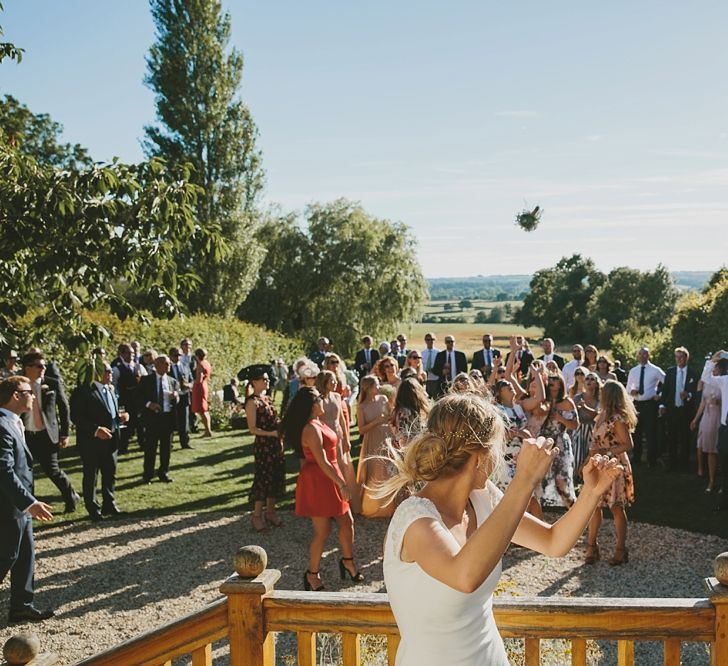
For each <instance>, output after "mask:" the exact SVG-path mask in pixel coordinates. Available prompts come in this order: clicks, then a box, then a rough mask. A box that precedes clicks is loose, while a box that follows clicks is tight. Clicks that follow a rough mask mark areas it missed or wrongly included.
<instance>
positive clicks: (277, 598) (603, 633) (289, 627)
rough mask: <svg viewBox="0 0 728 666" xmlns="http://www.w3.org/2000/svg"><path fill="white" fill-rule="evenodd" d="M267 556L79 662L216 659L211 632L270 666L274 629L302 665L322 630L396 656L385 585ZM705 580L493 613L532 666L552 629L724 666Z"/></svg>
mask: <svg viewBox="0 0 728 666" xmlns="http://www.w3.org/2000/svg"><path fill="white" fill-rule="evenodd" d="M261 564H262V566H260V568H259V569H258V571H259V573H258V575H257V576H255V577H254V578H250V577H248V578H245V577H243V576H241V575H239V574H235V575H233V576H231V577H230V578H228V579H227V580H226V581H225V582H224V583H223V585H222V586H221V588H220V591H221V592H223V594H225V595H226V598H225V599H221V600H219V601H217V602H216V603H214V604H212V605H211V606H208V607H207V608H205V609H203V610H201V611H198V612H197V613H193V614H192V615H188V616H187V617H185V618H182V619H180V620H177V621H175V622H172V623H170V624H167V625H165V626H163V627H160V628H158V629H155V630H153V631H150V632H148V633H146V634H143V635H141V636H139V637H137V638H134V639H132V640H129V641H127V642H125V643H122V644H120V645H118V646H115V647H113V648H111V649H109V650H107V651H105V652H102V653H100V654H98V655H95V656H94V657H91V658H89V659H86V660H85V661H83V662H80V664H82V665H83V666H92V665H93V666H101V665H102V664H114V665H115V666H119V665H126V664H129V665H131V664H133V665H135V666H136V665H146V666H157V665H169V666H171V662H172V659H174V658H176V657H179V656H182V655H192V664H193V666H211V665H212V643H213V641H216V640H219V639H223V638H226V637H227V640H228V642H229V646H230V664H231V666H243V665H245V666H273V665H274V664H275V643H274V632H281V631H286V632H294V633H295V634H296V637H297V650H298V664H300V665H301V666H309V665H311V666H313V665H314V664H316V634H317V633H318V632H326V633H339V634H341V637H342V643H341V644H342V661H343V663H344V666H358V665H359V664H360V663H361V656H360V637H361V636H362V635H364V634H384V635H386V637H387V655H388V661H389V663H390V664H394V656H395V653H396V651H397V645H398V643H399V632H398V630H397V625H396V623H395V621H394V616H393V615H392V611H391V608H390V606H389V602H388V600H387V595H386V594H363V593H349V592H292V591H277V590H274V586H275V583H276V582H277V581H278V579H279V578H280V575H281V574H280V572H279V571H277V570H275V569H263V567H264V566H265V562H264V561H261ZM248 572H250V570H249V569H248ZM706 586H707V590H708V594H709V596H708V597H707V598H703V599H644V598H642V599H640V598H637V599H632V598H624V599H612V598H592V597H589V598H544V597H538V598H521V599H506V600H503V599H496V600H495V604H494V613H495V619H496V622H497V624H498V628H499V630H500V632H501V635H502V636H504V637H513V638H523V639H525V661H526V664H527V666H536V665H537V664H539V663H540V641H541V640H542V639H553V638H561V639H568V640H570V641H571V663H572V664H574V665H579V666H584V665H585V664H586V659H587V639H595V640H610V641H617V655H618V664H619V665H620V666H628V665H630V664H633V663H634V643H635V641H661V642H662V643H663V645H664V664H665V666H679V664H680V660H681V641H702V642H705V643H709V644H710V651H711V664H713V666H723V665H728V587H727V586H724V585H721V584H720V583H719V582H718V581H717V580H716V579H715V578H709V579H706Z"/></svg>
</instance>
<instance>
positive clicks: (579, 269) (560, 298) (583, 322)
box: [517, 254, 605, 342]
mask: <svg viewBox="0 0 728 666" xmlns="http://www.w3.org/2000/svg"><path fill="white" fill-rule="evenodd" d="M604 279H605V278H604V273H602V272H601V271H598V270H597V269H596V267H595V266H594V262H593V261H592V260H591V259H589V258H584V257H582V256H581V255H580V254H574V255H572V256H571V257H563V258H562V259H560V260H559V262H558V263H557V264H556V266H554V267H553V268H545V269H543V270H540V271H536V273H535V274H534V276H533V279H532V280H531V290H530V291H529V293H528V294H527V295H526V298H525V299H524V301H523V307H522V308H521V310H520V312H519V313H518V322H517V323H520V324H524V325H525V326H542V327H543V329H544V334H545V335H548V336H551V337H555V338H557V339H561V340H562V341H572V342H577V341H586V340H587V337H588V334H590V333H591V332H590V330H589V325H588V321H587V308H588V304H589V300H590V299H591V297H592V294H593V292H594V290H595V289H597V288H598V287H599V286H600V285H601V284H602V283H603V282H604Z"/></svg>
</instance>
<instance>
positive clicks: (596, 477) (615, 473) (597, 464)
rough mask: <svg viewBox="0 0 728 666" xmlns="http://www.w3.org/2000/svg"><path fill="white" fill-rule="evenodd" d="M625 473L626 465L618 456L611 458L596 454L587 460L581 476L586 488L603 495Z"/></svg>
mask: <svg viewBox="0 0 728 666" xmlns="http://www.w3.org/2000/svg"><path fill="white" fill-rule="evenodd" d="M622 474H624V467H623V466H622V465H620V464H619V461H618V460H617V459H616V458H609V457H608V456H603V455H600V454H596V455H594V456H592V457H591V458H589V460H587V462H586V465H584V467H583V469H582V472H581V476H582V478H583V479H584V489H585V490H593V491H594V492H595V493H597V494H598V495H603V494H604V493H606V492H607V490H609V488H610V487H611V485H612V483H613V482H614V480H615V479H617V478H619V477H620V476H621V475H622Z"/></svg>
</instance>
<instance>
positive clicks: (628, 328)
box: [589, 265, 680, 346]
mask: <svg viewBox="0 0 728 666" xmlns="http://www.w3.org/2000/svg"><path fill="white" fill-rule="evenodd" d="M679 295H680V294H679V292H678V290H677V288H676V287H675V281H674V279H673V277H672V275H671V274H670V272H669V271H668V270H667V268H665V267H664V266H662V265H658V266H657V268H656V269H655V270H654V271H640V270H637V269H636V268H627V267H626V266H620V267H618V268H615V269H613V270H611V271H610V272H609V274H608V275H607V279H606V280H605V282H604V284H602V286H601V287H600V288H599V289H597V290H596V291H595V292H594V296H593V298H592V299H591V301H590V302H589V323H590V326H589V331H590V336H589V337H590V340H591V341H592V342H594V343H596V344H598V345H604V346H608V345H610V343H611V340H612V337H613V336H614V335H616V334H617V333H620V332H627V333H632V334H634V335H639V334H640V333H643V334H644V331H652V332H655V331H658V330H660V329H662V328H664V327H665V326H667V325H668V323H669V321H670V319H671V317H672V315H673V313H674V312H675V305H676V303H677V301H678V297H679Z"/></svg>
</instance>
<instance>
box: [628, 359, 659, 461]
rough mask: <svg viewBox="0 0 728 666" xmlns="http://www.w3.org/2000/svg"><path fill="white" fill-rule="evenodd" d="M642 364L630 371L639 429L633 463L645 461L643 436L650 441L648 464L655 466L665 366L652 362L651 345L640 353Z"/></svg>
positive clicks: (630, 389)
mask: <svg viewBox="0 0 728 666" xmlns="http://www.w3.org/2000/svg"><path fill="white" fill-rule="evenodd" d="M637 361H638V364H637V365H636V366H635V367H634V368H632V369H631V370H630V371H629V375H628V377H627V393H629V394H630V395H631V396H632V399H633V400H634V406H635V409H636V410H637V428H636V429H635V431H634V438H633V439H634V451H633V462H634V463H636V464H640V463H641V462H642V437H643V436H644V438H645V439H646V440H647V464H648V465H649V466H650V467H654V466H655V465H656V464H657V459H658V458H659V457H660V451H659V441H658V438H657V407H658V401H659V400H660V393H659V386H660V384H662V382H663V381H665V373H664V372H663V371H662V368H659V367H657V366H656V365H654V364H652V363H650V350H649V349H648V348H647V347H642V349H640V350H639V352H637Z"/></svg>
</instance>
